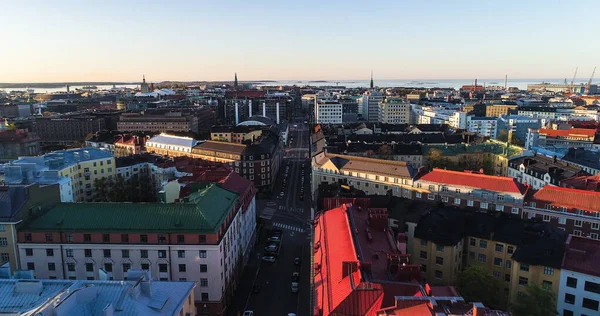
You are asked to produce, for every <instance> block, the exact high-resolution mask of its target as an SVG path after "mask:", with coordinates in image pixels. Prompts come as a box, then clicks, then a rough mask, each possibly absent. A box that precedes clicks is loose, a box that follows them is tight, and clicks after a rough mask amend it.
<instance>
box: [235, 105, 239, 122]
mask: <svg viewBox="0 0 600 316" xmlns="http://www.w3.org/2000/svg"><path fill="white" fill-rule="evenodd" d="M238 111H239V105H238V104H237V102H236V103H235V125H238V124H240V115H239V112H238Z"/></svg>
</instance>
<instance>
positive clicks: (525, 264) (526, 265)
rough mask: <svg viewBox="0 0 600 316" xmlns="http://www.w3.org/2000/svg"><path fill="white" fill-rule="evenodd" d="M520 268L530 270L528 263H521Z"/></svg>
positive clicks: (525, 270)
mask: <svg viewBox="0 0 600 316" xmlns="http://www.w3.org/2000/svg"><path fill="white" fill-rule="evenodd" d="M519 270H521V271H524V272H529V265H528V264H527V263H520V264H519Z"/></svg>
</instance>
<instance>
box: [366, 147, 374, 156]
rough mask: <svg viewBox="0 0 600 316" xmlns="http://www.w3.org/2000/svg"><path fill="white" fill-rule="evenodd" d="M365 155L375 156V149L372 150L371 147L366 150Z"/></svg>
mask: <svg viewBox="0 0 600 316" xmlns="http://www.w3.org/2000/svg"><path fill="white" fill-rule="evenodd" d="M365 156H366V157H373V156H375V151H374V150H372V149H369V150H367V151H365Z"/></svg>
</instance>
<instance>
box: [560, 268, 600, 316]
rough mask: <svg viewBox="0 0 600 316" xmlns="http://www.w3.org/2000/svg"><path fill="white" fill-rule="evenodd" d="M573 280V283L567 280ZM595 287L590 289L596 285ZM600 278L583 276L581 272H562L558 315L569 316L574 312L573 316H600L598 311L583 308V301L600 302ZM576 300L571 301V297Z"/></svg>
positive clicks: (588, 275)
mask: <svg viewBox="0 0 600 316" xmlns="http://www.w3.org/2000/svg"><path fill="white" fill-rule="evenodd" d="M569 278H571V280H570V281H571V282H567V280H568V279H569ZM572 279H575V280H576V284H573V283H572V281H573V280H572ZM586 282H587V283H588V290H587V291H586ZM592 283H595V287H593V288H592V287H590V285H594V284H592ZM598 289H600V277H598V276H594V275H590V274H583V273H580V272H575V271H570V270H565V269H563V270H561V273H560V285H559V292H558V299H557V301H558V313H559V315H569V314H568V311H571V312H573V314H571V315H577V316H579V315H598V310H594V309H590V308H586V307H583V299H584V298H586V299H589V300H593V301H596V303H598V302H600V292H599V291H598ZM570 295H573V296H574V299H573V300H572V301H571V298H572V297H571V296H570Z"/></svg>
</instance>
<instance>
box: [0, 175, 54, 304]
mask: <svg viewBox="0 0 600 316" xmlns="http://www.w3.org/2000/svg"><path fill="white" fill-rule="evenodd" d="M59 202H60V198H59V189H58V185H39V184H29V185H10V186H9V185H1V186H0V266H4V265H5V264H6V263H7V262H8V268H9V271H16V270H17V269H18V267H19V256H18V255H17V240H16V235H17V225H18V224H19V223H21V221H22V220H24V219H27V218H28V217H29V216H30V215H33V214H35V213H37V211H38V210H41V209H45V208H46V207H49V206H53V205H55V204H58V203H59ZM0 297H1V296H0ZM0 301H2V300H1V299H0Z"/></svg>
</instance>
